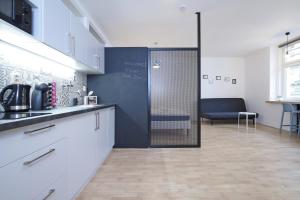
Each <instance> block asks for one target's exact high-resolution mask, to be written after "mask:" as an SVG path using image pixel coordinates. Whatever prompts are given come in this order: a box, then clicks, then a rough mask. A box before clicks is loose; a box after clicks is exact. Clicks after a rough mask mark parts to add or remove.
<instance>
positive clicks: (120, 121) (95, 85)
mask: <svg viewBox="0 0 300 200" xmlns="http://www.w3.org/2000/svg"><path fill="white" fill-rule="evenodd" d="M88 89H89V90H93V91H94V92H95V93H96V95H97V96H98V98H99V99H98V100H99V103H100V104H101V103H104V104H105V103H109V104H110V103H115V104H117V109H116V141H115V147H117V148H146V147H148V145H149V142H148V137H149V132H148V131H149V129H148V48H136V47H132V48H127V47H126V48H119V47H118V48H106V49H105V75H89V76H88Z"/></svg>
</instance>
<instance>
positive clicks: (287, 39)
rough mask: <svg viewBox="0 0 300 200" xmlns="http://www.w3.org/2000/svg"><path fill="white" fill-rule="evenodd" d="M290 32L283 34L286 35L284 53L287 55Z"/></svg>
mask: <svg viewBox="0 0 300 200" xmlns="http://www.w3.org/2000/svg"><path fill="white" fill-rule="evenodd" d="M290 34H291V33H290V32H286V33H285V35H286V55H289V35H290Z"/></svg>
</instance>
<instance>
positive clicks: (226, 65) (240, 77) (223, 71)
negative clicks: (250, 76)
mask: <svg viewBox="0 0 300 200" xmlns="http://www.w3.org/2000/svg"><path fill="white" fill-rule="evenodd" d="M202 75H208V77H209V80H211V81H213V83H209V80H205V79H202V77H201V92H202V98H221V97H224V98H229V97H239V98H244V59H243V58H238V57H236V58H234V57H204V58H202ZM216 76H222V80H221V81H217V80H216ZM224 77H230V78H231V79H237V84H236V85H234V84H232V83H231V80H230V82H225V81H224Z"/></svg>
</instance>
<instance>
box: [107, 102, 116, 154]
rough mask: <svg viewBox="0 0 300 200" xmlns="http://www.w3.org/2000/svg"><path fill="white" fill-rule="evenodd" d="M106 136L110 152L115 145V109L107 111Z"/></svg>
mask: <svg viewBox="0 0 300 200" xmlns="http://www.w3.org/2000/svg"><path fill="white" fill-rule="evenodd" d="M108 136H109V137H108V138H109V142H108V143H109V148H110V150H111V149H112V148H113V146H114V145H115V107H112V108H109V109H108Z"/></svg>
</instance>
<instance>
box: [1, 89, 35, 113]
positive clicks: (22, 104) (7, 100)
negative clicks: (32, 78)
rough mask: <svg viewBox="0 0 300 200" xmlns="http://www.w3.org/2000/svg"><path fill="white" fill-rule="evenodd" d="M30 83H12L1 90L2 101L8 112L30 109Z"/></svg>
mask: <svg viewBox="0 0 300 200" xmlns="http://www.w3.org/2000/svg"><path fill="white" fill-rule="evenodd" d="M30 88H31V86H30V85H25V84H11V85H8V86H6V87H4V88H3V89H2V91H1V92H0V103H1V105H2V106H3V108H4V110H5V111H6V112H9V111H28V110H29V109H30Z"/></svg>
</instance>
